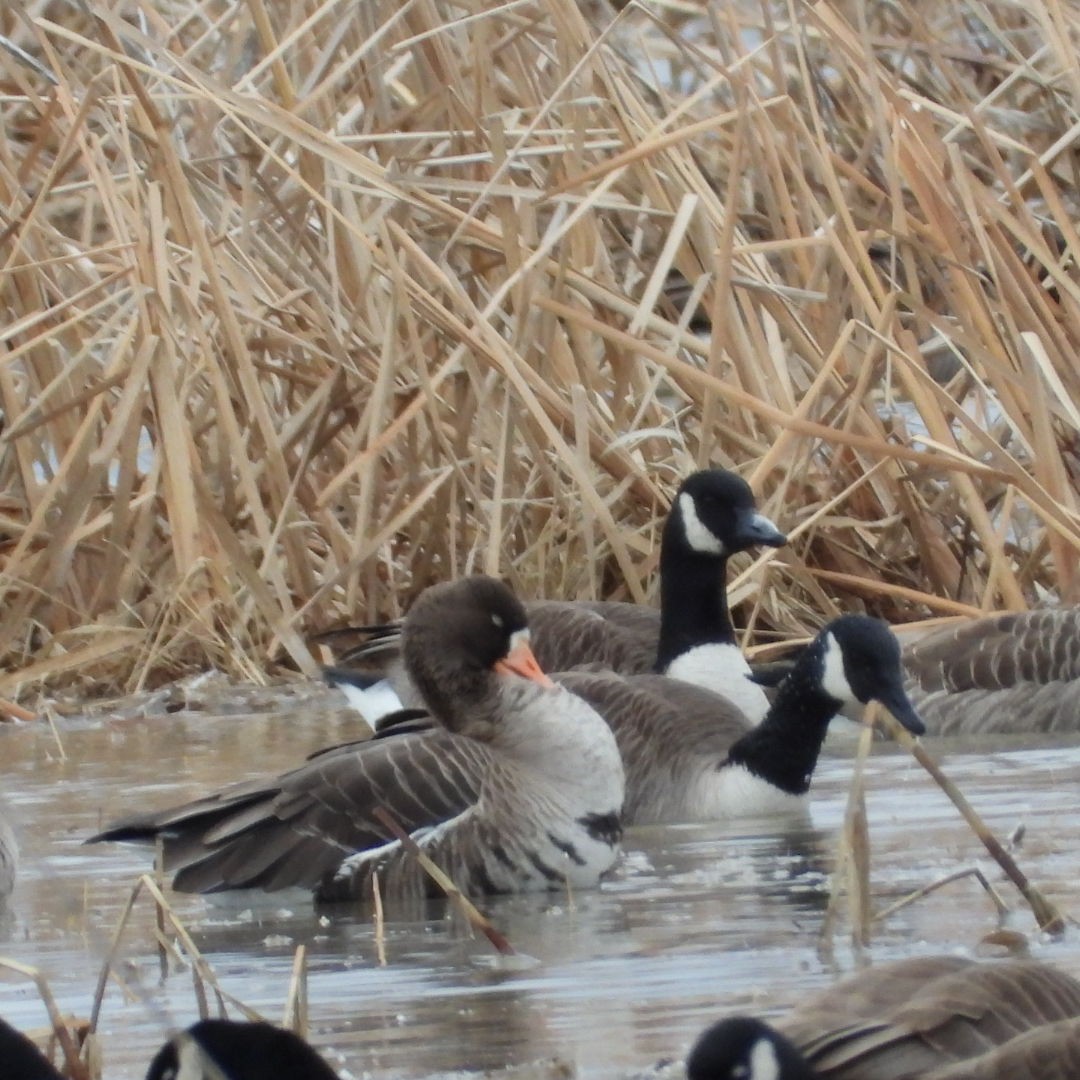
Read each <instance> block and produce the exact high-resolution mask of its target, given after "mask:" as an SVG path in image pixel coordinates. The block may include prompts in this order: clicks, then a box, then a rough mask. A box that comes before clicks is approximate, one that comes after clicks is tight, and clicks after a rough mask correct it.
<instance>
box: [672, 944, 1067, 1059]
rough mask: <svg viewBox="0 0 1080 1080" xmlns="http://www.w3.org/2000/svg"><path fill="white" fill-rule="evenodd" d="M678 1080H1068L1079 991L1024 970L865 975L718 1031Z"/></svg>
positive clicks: (1004, 964)
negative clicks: (771, 1016)
mask: <svg viewBox="0 0 1080 1080" xmlns="http://www.w3.org/2000/svg"><path fill="white" fill-rule="evenodd" d="M686 1074H687V1076H688V1078H689V1080H1076V1077H1078V1076H1080V982H1077V980H1075V979H1073V978H1071V977H1070V976H1068V975H1065V974H1063V973H1062V972H1060V971H1056V970H1055V969H1054V968H1052V967H1048V966H1046V965H1044V964H1039V963H1036V962H1034V961H1030V960H1007V961H1001V962H997V963H985V964H980V963H976V962H975V961H972V960H965V959H963V958H961V957H955V956H935V957H922V958H918V959H911V960H902V961H899V962H898V963H892V964H886V965H885V966H883V967H876V968H870V969H868V970H866V971H862V972H860V973H859V974H857V975H854V976H852V977H851V978H849V979H846V980H844V981H843V982H841V983H838V984H837V985H836V986H834V987H832V988H830V989H828V990H825V991H824V992H823V993H821V994H817V995H814V996H813V997H812V998H811V999H810V1000H809V1001H807V1002H806V1003H805V1004H804V1005H802V1006H800V1007H799V1008H798V1009H796V1010H795V1011H794V1012H793V1013H791V1014H790V1015H789V1016H788V1017H786V1018H785V1019H784V1020H782V1021H779V1022H777V1023H776V1024H775V1026H774V1025H771V1024H767V1023H765V1022H764V1021H761V1020H758V1019H755V1018H752V1017H745V1016H742V1017H731V1018H729V1019H727V1020H721V1021H720V1022H719V1023H718V1024H715V1025H713V1026H712V1027H711V1028H709V1029H708V1030H707V1031H705V1032H704V1034H702V1036H701V1037H700V1039H699V1040H698V1042H697V1044H696V1045H695V1046H694V1048H693V1049H692V1050H691V1052H690V1054H689V1056H688V1057H687V1060H686Z"/></svg>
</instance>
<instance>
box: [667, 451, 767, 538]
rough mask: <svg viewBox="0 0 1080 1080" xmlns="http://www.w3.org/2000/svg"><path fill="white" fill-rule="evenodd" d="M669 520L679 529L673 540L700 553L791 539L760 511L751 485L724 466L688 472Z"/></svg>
mask: <svg viewBox="0 0 1080 1080" xmlns="http://www.w3.org/2000/svg"><path fill="white" fill-rule="evenodd" d="M668 523H669V524H668V530H669V531H673V533H674V535H672V537H671V542H673V543H675V542H677V543H678V544H679V546H680V547H682V548H684V549H689V550H690V551H693V552H695V553H696V554H699V555H712V556H716V557H718V558H724V557H726V556H728V555H733V554H735V553H736V552H738V551H745V550H747V548H752V547H757V546H759V545H762V544H764V545H766V546H768V547H781V546H782V545H784V544H786V543H787V537H786V536H785V535H784V534H783V533H782V532H780V531H779V529H777V527H776V526H775V525H774V524H773V523H772V522H771V521H770V520H769V519H768V518H767V517H765V515H764V514H759V513H758V510H757V503H756V502H755V501H754V493H753V492H752V491H751V490H750V485H749V484H748V483H747V482H746V481H745V480H744V479H743V478H742V477H741V476H737V475H736V474H735V473H733V472H727V471H726V470H724V469H702V470H701V471H700V472H696V473H693V474H692V475H690V476H689V477H687V479H686V481H685V482H684V483H683V485H682V487H680V488H679V492H678V494H677V495H676V496H675V502H674V504H673V505H672V508H671V515H670V517H669V518H668ZM665 538H667V533H665Z"/></svg>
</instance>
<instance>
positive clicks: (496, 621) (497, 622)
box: [491, 613, 503, 630]
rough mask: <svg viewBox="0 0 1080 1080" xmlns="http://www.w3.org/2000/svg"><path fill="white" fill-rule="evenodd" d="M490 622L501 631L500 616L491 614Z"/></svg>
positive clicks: (501, 622) (501, 619)
mask: <svg viewBox="0 0 1080 1080" xmlns="http://www.w3.org/2000/svg"><path fill="white" fill-rule="evenodd" d="M491 621H492V622H493V623H494V624H495V625H496V626H497V627H498V628H499V629H500V630H501V629H502V628H503V618H502V616H501V615H496V614H494V613H492V616H491Z"/></svg>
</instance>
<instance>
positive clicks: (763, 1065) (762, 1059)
mask: <svg viewBox="0 0 1080 1080" xmlns="http://www.w3.org/2000/svg"><path fill="white" fill-rule="evenodd" d="M750 1080H780V1060H779V1059H778V1058H777V1056H776V1047H775V1046H773V1044H772V1042H771V1041H770V1040H769V1039H758V1041H757V1042H756V1043H754V1046H753V1048H752V1049H751V1051H750Z"/></svg>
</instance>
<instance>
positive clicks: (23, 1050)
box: [0, 1020, 62, 1080]
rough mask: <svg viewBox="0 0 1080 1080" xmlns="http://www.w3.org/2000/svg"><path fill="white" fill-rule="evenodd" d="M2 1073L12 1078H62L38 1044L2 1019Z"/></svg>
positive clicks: (59, 1079)
mask: <svg viewBox="0 0 1080 1080" xmlns="http://www.w3.org/2000/svg"><path fill="white" fill-rule="evenodd" d="M0 1075H3V1076H4V1077H9V1078H10V1080H62V1077H61V1075H60V1073H58V1072H57V1071H56V1070H55V1069H54V1068H53V1067H52V1065H50V1064H49V1062H48V1060H47V1059H46V1057H45V1055H44V1054H42V1052H41V1051H40V1050H39V1049H38V1048H37V1046H36V1045H35V1044H34V1043H33V1042H31V1040H30V1039H29V1038H27V1036H25V1035H24V1034H23V1033H22V1032H21V1031H17V1030H16V1029H15V1028H13V1027H12V1026H11V1025H10V1024H8V1023H7V1022H6V1021H4V1020H0Z"/></svg>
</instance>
